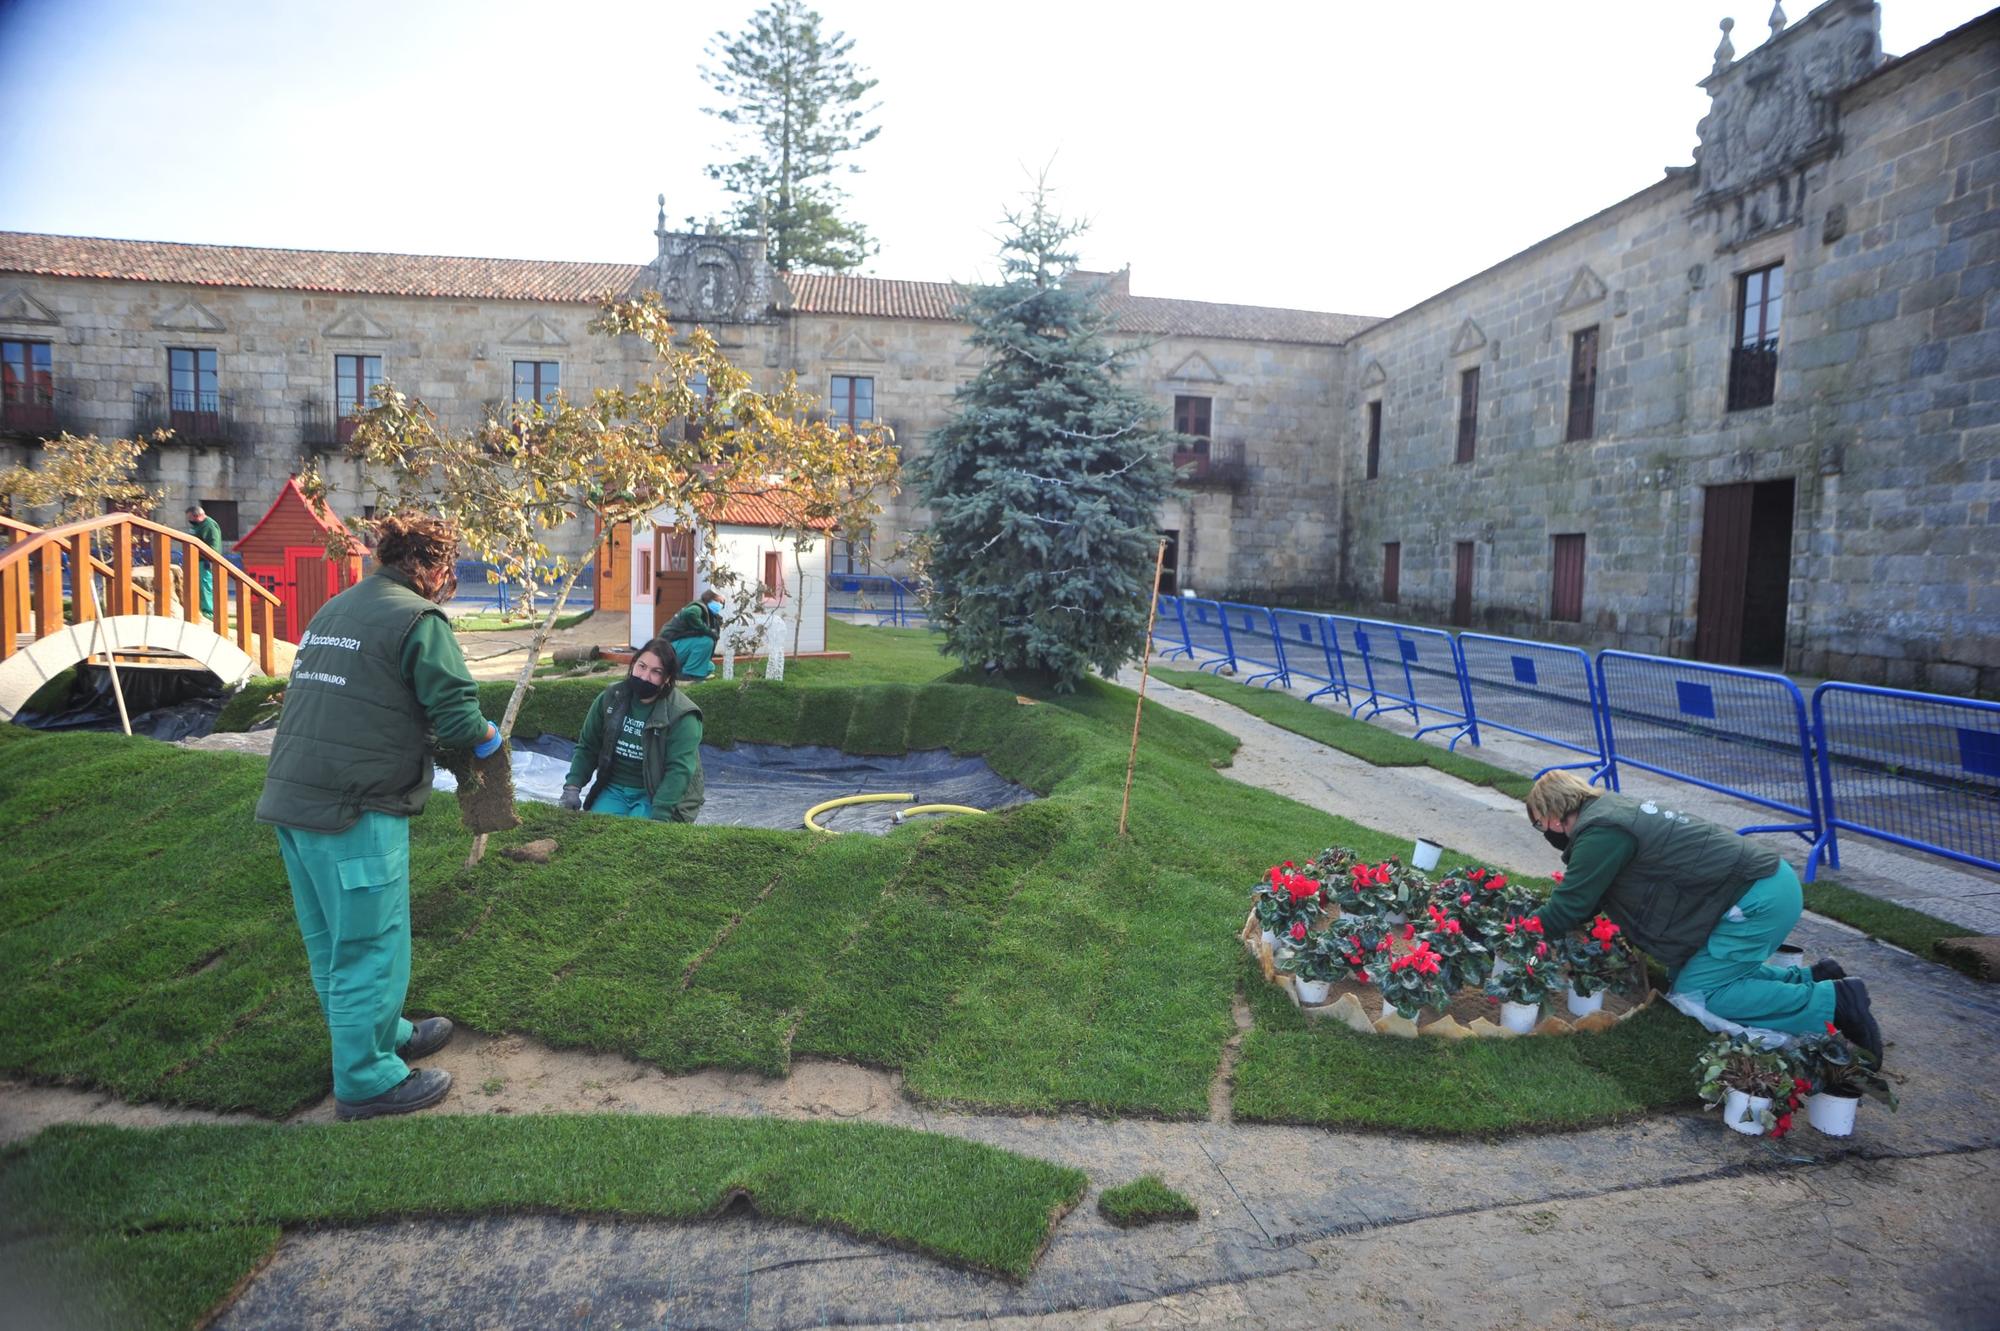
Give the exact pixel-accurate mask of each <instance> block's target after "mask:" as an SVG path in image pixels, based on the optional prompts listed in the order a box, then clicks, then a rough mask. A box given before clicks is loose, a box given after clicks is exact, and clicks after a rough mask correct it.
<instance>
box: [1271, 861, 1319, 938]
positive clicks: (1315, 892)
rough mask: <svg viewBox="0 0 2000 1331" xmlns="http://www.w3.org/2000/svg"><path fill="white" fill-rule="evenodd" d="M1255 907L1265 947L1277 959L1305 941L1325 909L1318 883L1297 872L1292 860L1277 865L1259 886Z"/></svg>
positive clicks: (1308, 876)
mask: <svg viewBox="0 0 2000 1331" xmlns="http://www.w3.org/2000/svg"><path fill="white" fill-rule="evenodd" d="M1255 905H1256V910H1257V922H1258V925H1259V926H1260V927H1261V928H1262V930H1263V933H1264V945H1265V946H1266V947H1268V948H1270V949H1271V952H1272V955H1273V956H1274V957H1275V956H1277V955H1278V954H1280V953H1281V952H1284V951H1286V950H1289V949H1291V948H1294V947H1296V946H1298V945H1299V944H1300V943H1302V942H1304V941H1305V937H1306V933H1307V931H1308V930H1310V929H1311V928H1312V926H1313V925H1314V924H1315V923H1316V922H1317V921H1318V920H1319V917H1320V914H1321V911H1322V909H1323V905H1324V903H1323V901H1322V899H1321V893H1320V885H1319V880H1318V879H1316V878H1313V877H1311V876H1310V875H1308V874H1302V873H1299V872H1297V870H1296V867H1295V866H1294V865H1293V864H1292V862H1291V861H1290V860H1286V861H1285V862H1284V863H1283V864H1274V865H1272V866H1271V870H1270V872H1269V873H1267V874H1266V875H1265V881H1264V882H1263V883H1261V884H1259V885H1258V888H1257V892H1256V896H1255Z"/></svg>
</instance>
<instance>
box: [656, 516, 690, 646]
mask: <svg viewBox="0 0 2000 1331" xmlns="http://www.w3.org/2000/svg"><path fill="white" fill-rule="evenodd" d="M693 599H694V533H693V532H691V531H689V530H687V529H686V528H683V527H656V528H654V529H653V605H654V608H655V613H654V615H653V622H654V624H655V626H656V628H664V627H666V617H667V616H668V615H671V614H673V613H674V611H676V610H678V609H680V608H681V607H682V606H684V605H686V604H687V603H688V602H689V601H692V600H693Z"/></svg>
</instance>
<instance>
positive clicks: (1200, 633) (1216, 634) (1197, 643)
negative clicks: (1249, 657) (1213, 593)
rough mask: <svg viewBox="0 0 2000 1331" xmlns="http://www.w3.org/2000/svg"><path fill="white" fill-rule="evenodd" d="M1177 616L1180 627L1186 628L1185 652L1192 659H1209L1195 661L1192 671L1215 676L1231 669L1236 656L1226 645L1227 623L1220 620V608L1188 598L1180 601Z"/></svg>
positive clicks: (1221, 614) (1224, 620)
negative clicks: (1205, 657) (1180, 617)
mask: <svg viewBox="0 0 2000 1331" xmlns="http://www.w3.org/2000/svg"><path fill="white" fill-rule="evenodd" d="M1181 612H1182V615H1183V619H1182V623H1184V624H1185V625H1186V626H1187V640H1188V650H1190V651H1191V652H1193V653H1194V655H1195V657H1196V658H1200V657H1203V656H1207V657H1211V658H1213V659H1211V660H1207V661H1202V660H1199V659H1197V663H1196V665H1195V669H1197V670H1213V671H1215V672H1216V673H1217V674H1221V673H1222V672H1223V671H1225V670H1233V669H1235V667H1236V656H1235V653H1234V652H1233V651H1232V650H1231V649H1230V645H1229V621H1228V620H1227V619H1226V618H1225V617H1224V616H1223V613H1222V607H1221V606H1220V605H1218V604H1216V603H1215V602H1214V601H1204V600H1201V599H1200V598H1198V597H1193V596H1189V597H1184V598H1183V599H1182V601H1181Z"/></svg>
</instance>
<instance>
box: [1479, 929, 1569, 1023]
mask: <svg viewBox="0 0 2000 1331" xmlns="http://www.w3.org/2000/svg"><path fill="white" fill-rule="evenodd" d="M1493 952H1494V957H1495V964H1494V967H1493V970H1492V973H1491V974H1489V975H1488V976H1487V977H1486V994H1487V997H1489V998H1493V999H1497V1000H1498V1001H1499V1003H1500V1025H1501V1026H1502V1027H1504V1028H1505V1029H1507V1030H1509V1031H1511V1032H1513V1033H1514V1034H1515V1035H1526V1034H1527V1033H1528V1032H1530V1031H1532V1030H1534V1029H1535V1023H1536V1022H1537V1021H1539V1020H1540V1019H1541V1015H1542V1000H1543V999H1544V998H1546V997H1548V994H1549V991H1550V990H1552V989H1554V988H1555V987H1556V986H1557V985H1558V984H1560V983H1561V982H1562V980H1561V975H1562V964H1561V963H1560V962H1559V961H1558V960H1557V959H1556V958H1555V957H1554V956H1552V955H1551V953H1550V948H1549V944H1548V940H1547V939H1546V938H1544V937H1543V936H1542V922H1541V920H1540V919H1538V918H1536V917H1535V916H1532V915H1528V916H1520V917H1516V918H1515V919H1511V920H1508V921H1506V922H1505V923H1504V924H1502V925H1501V926H1500V936H1499V937H1498V938H1497V939H1496V940H1495V943H1494V948H1493ZM1502 962H1504V963H1505V965H1504V966H1503V965H1501V964H1500V963H1502Z"/></svg>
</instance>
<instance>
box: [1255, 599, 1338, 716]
mask: <svg viewBox="0 0 2000 1331" xmlns="http://www.w3.org/2000/svg"><path fill="white" fill-rule="evenodd" d="M1271 620H1272V622H1273V623H1275V624H1276V625H1277V626H1278V636H1279V638H1280V639H1281V640H1282V641H1283V642H1284V644H1285V669H1286V671H1287V672H1288V673H1290V674H1293V675H1297V676H1299V677H1300V678H1301V679H1311V680H1317V681H1319V682H1320V683H1321V684H1323V685H1325V687H1324V688H1319V689H1315V690H1313V691H1312V692H1311V693H1308V694H1307V695H1306V701H1307V702H1311V701H1312V700H1313V699H1314V698H1320V697H1324V696H1325V695H1327V694H1329V693H1330V694H1332V695H1333V696H1334V697H1335V698H1337V699H1339V700H1340V701H1341V702H1351V701H1352V699H1350V698H1349V696H1348V692H1347V662H1346V655H1347V654H1346V653H1345V652H1343V651H1342V650H1341V649H1340V633H1339V630H1338V628H1337V627H1336V626H1335V623H1334V620H1333V617H1332V616H1330V615H1315V614H1310V613H1308V612H1306V611H1304V610H1273V611H1272V612H1271Z"/></svg>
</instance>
